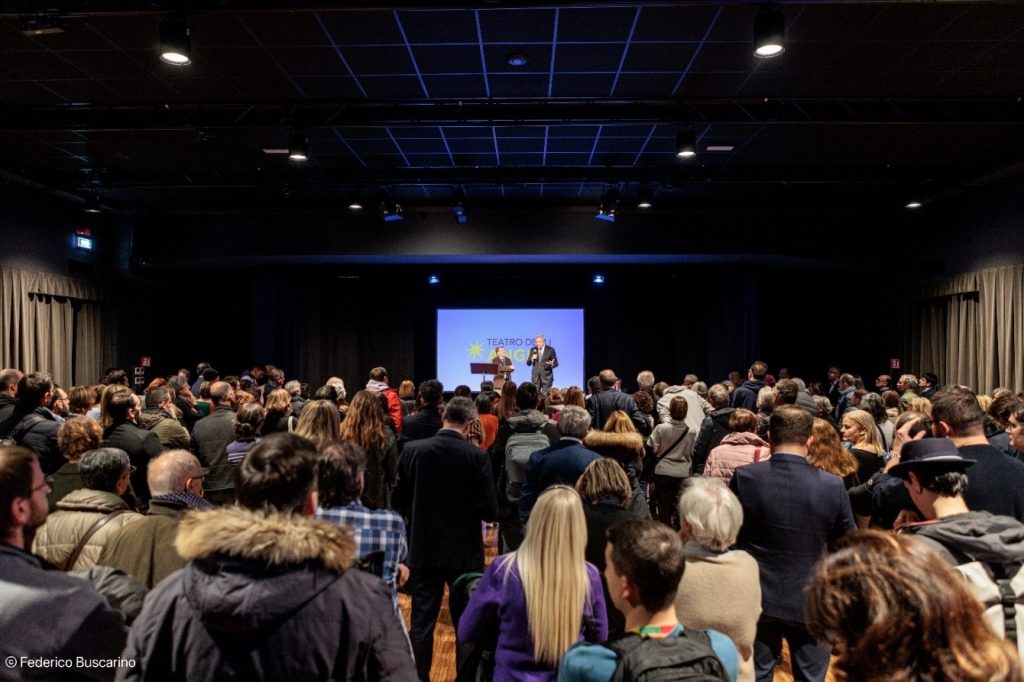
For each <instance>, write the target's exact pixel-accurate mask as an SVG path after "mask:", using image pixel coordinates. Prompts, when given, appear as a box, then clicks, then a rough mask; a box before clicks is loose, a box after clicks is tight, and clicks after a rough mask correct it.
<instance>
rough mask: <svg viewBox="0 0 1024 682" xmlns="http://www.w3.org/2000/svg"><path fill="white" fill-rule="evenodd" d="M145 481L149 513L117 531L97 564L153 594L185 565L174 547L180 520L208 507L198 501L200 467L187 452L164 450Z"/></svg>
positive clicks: (204, 502) (153, 462) (200, 481)
mask: <svg viewBox="0 0 1024 682" xmlns="http://www.w3.org/2000/svg"><path fill="white" fill-rule="evenodd" d="M146 479H147V480H148V482H149V491H150V493H151V494H152V495H153V497H152V499H150V501H149V513H148V514H147V515H146V517H145V518H143V519H141V520H139V521H136V522H135V523H133V524H130V525H128V526H125V527H124V528H123V529H121V530H120V531H118V533H117V535H115V536H113V537H112V538H111V539H110V540H109V541H108V542H107V544H106V546H105V547H104V548H103V551H102V552H101V553H100V558H99V560H98V561H97V563H98V564H100V565H101V566H111V567H113V568H119V569H121V570H122V571H124V572H125V573H127V574H129V575H131V576H134V577H135V578H136V579H138V580H139V582H142V583H144V584H145V585H146V587H148V588H149V589H153V586H154V585H156V584H157V583H158V582H160V581H161V580H163V579H164V578H166V577H167V576H169V575H170V574H171V573H174V572H175V571H177V570H178V569H179V568H182V567H183V566H184V565H185V560H184V559H182V558H181V557H180V556H179V555H178V551H177V550H176V549H175V548H174V536H175V535H176V534H177V532H178V521H179V520H180V518H181V515H182V514H183V513H184V512H186V511H188V510H189V509H205V508H208V507H210V506H211V505H210V503H209V502H207V501H206V500H204V499H203V468H202V467H201V466H200V465H199V460H198V459H196V456H195V455H193V454H192V453H191V452H188V451H187V450H168V451H167V452H165V453H163V454H162V455H160V456H159V457H157V458H156V459H154V460H152V461H151V462H150V463H149V470H148V471H147V472H146Z"/></svg>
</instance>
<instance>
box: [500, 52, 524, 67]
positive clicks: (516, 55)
mask: <svg viewBox="0 0 1024 682" xmlns="http://www.w3.org/2000/svg"><path fill="white" fill-rule="evenodd" d="M505 60H506V61H507V62H508V65H509V66H515V67H519V66H526V63H527V62H529V61H530V59H529V57H527V56H526V55H525V54H523V53H522V52H510V53H509V54H508V56H507V57H505Z"/></svg>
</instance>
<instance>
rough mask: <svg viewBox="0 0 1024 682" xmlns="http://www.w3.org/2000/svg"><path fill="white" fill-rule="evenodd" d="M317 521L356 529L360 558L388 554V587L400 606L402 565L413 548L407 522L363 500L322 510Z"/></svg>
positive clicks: (385, 565)
mask: <svg viewBox="0 0 1024 682" xmlns="http://www.w3.org/2000/svg"><path fill="white" fill-rule="evenodd" d="M316 518H318V519H322V520H324V521H331V522H332V523H337V524H340V525H343V526H348V527H349V528H351V529H352V534H353V536H354V537H355V541H356V555H357V556H359V557H364V556H366V555H367V554H371V553H373V552H379V551H381V550H383V551H384V575H383V576H382V578H383V580H384V583H385V584H386V585H387V586H388V587H389V588H390V589H391V596H392V597H393V598H394V599H395V603H397V602H398V587H397V585H396V582H395V581H396V578H397V577H398V564H399V563H400V562H401V561H404V560H405V556H406V554H408V552H409V547H408V545H407V544H406V541H405V521H403V520H402V517H401V516H399V515H398V514H397V513H396V512H393V511H391V510H389V509H367V508H366V507H364V506H363V505H362V504H360V503H359V500H353V501H352V502H349V503H348V504H346V505H345V506H344V507H330V508H328V509H325V508H323V507H320V508H319V509H317V510H316Z"/></svg>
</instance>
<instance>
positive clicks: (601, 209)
mask: <svg viewBox="0 0 1024 682" xmlns="http://www.w3.org/2000/svg"><path fill="white" fill-rule="evenodd" d="M619 199H620V198H619V190H617V189H615V188H614V187H613V188H612V189H610V190H608V191H607V192H605V195H604V201H602V202H601V205H600V206H598V207H597V214H596V215H594V217H595V218H597V219H598V220H603V221H604V222H606V223H614V222H615V214H616V213H618V211H619Z"/></svg>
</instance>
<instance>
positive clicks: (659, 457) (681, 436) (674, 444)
mask: <svg viewBox="0 0 1024 682" xmlns="http://www.w3.org/2000/svg"><path fill="white" fill-rule="evenodd" d="M689 432H690V427H689V426H687V427H684V428H683V433H682V435H680V436H679V438H677V439H676V442H675V443H672V445H671V446H669V447H668V449H666V450H665V452H663V453H661V454H660V455H658V457H657V460H658V461H659V462H660V461H661V459H662V457H664V456H665V455H667V454H668V453H670V452H672V451H673V450H675V449H676V446H678V445H679V444H680V443H682V442H683V439H684V438H686V434H688V433H689Z"/></svg>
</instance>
